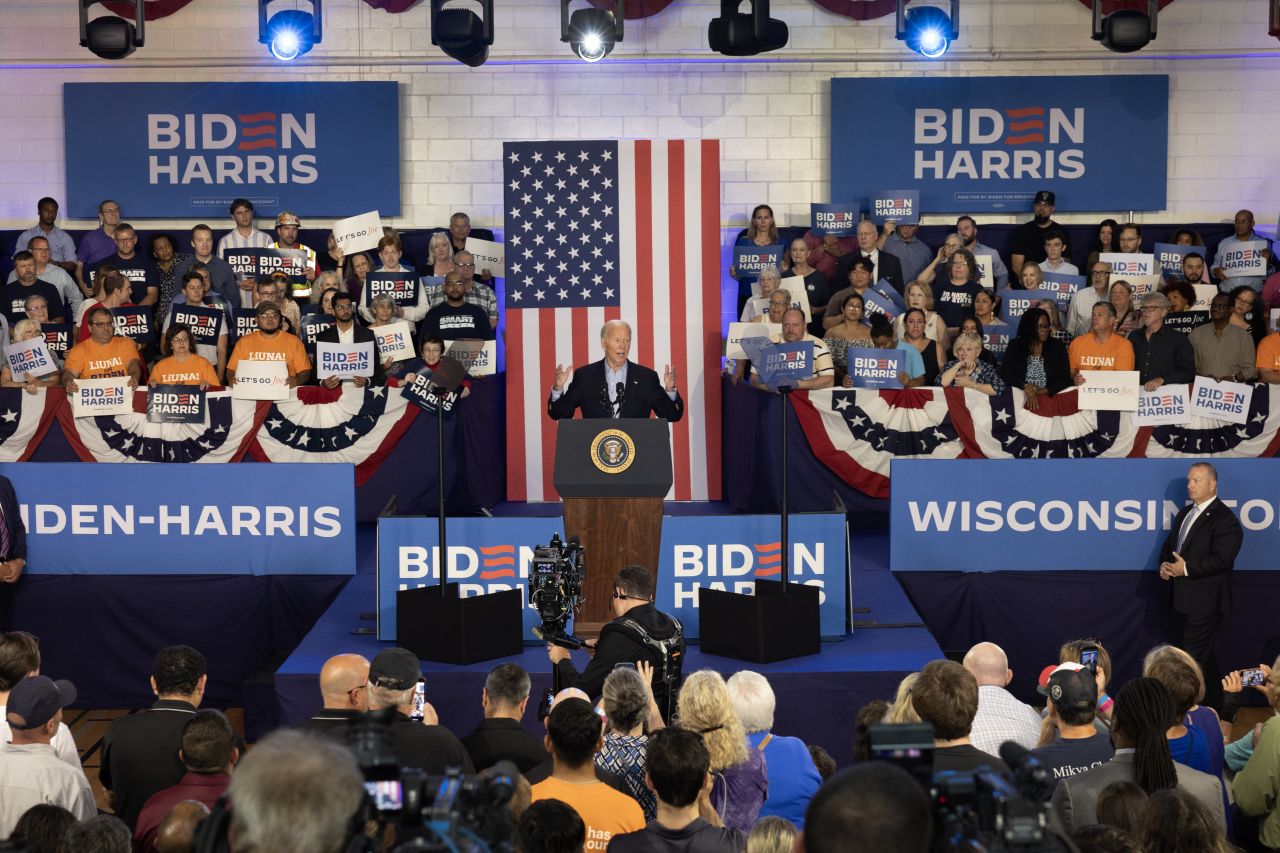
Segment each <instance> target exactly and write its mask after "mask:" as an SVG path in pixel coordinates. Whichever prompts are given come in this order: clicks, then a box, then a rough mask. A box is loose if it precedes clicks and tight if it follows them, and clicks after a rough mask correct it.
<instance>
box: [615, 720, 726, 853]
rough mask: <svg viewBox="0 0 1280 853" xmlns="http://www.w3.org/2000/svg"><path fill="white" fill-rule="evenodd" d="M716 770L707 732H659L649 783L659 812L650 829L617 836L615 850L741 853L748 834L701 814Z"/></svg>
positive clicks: (652, 741)
mask: <svg viewBox="0 0 1280 853" xmlns="http://www.w3.org/2000/svg"><path fill="white" fill-rule="evenodd" d="M710 768H711V755H710V753H709V752H708V751H707V747H706V745H705V743H704V742H703V738H702V736H701V735H699V734H697V733H696V732H691V731H688V730H686V729H663V730H661V731H659V732H655V733H654V735H653V737H652V738H651V739H650V741H649V757H648V766H647V770H646V773H645V784H646V785H647V786H648V787H649V789H650V790H651V791H653V794H654V796H655V798H656V799H657V804H658V809H657V815H656V817H655V818H654V820H652V821H650V823H649V824H648V825H647V826H646V827H645V828H644V829H641V830H639V831H636V832H630V833H627V834H625V835H615V836H614V837H613V840H612V841H610V842H609V848H608V849H609V851H610V853H660V851H663V852H665V853H679V851H689V853H694V851H697V853H740V851H742V849H743V845H744V844H746V843H747V841H746V837H745V836H744V835H743V833H742V832H740V831H739V830H736V829H732V828H727V827H723V826H713V825H712V824H711V823H709V822H708V821H707V820H706V818H704V817H702V816H701V815H700V813H699V804H700V803H701V802H703V801H705V799H706V798H707V796H708V795H709V794H710V791H711V786H712V774H711V772H710Z"/></svg>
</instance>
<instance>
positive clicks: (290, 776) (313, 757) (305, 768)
mask: <svg viewBox="0 0 1280 853" xmlns="http://www.w3.org/2000/svg"><path fill="white" fill-rule="evenodd" d="M227 793H228V794H229V795H230V797H231V803H232V806H233V807H232V809H231V825H230V830H229V831H230V835H231V837H232V838H234V839H235V853H339V851H342V850H344V849H345V848H346V846H347V840H348V835H349V834H350V833H351V827H352V818H353V817H354V816H355V814H356V810H357V809H358V808H359V807H360V804H361V802H362V801H363V800H364V797H365V790H364V777H363V776H362V775H361V773H360V768H359V767H358V766H357V765H356V759H355V756H354V755H352V753H351V751H350V750H348V749H345V748H344V747H342V746H340V745H338V744H336V743H332V742H327V741H325V740H324V739H322V738H320V737H317V736H316V735H313V734H309V733H305V732H299V731H290V730H282V731H278V732H273V733H271V734H269V735H267V736H266V737H265V738H263V739H262V740H260V741H258V742H257V743H256V744H254V747H253V749H251V750H249V751H248V752H247V753H246V754H245V757H244V760H242V761H241V762H240V764H239V766H238V767H237V768H236V773H235V775H234V776H233V777H231V785H230V787H229V788H228V789H227ZM205 826H206V827H207V826H208V824H206V825H205ZM204 829H205V827H202V828H201V831H204ZM197 834H198V835H199V834H200V833H197Z"/></svg>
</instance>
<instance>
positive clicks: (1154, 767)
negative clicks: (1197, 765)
mask: <svg viewBox="0 0 1280 853" xmlns="http://www.w3.org/2000/svg"><path fill="white" fill-rule="evenodd" d="M1173 715H1174V705H1173V699H1172V698H1171V697H1170V696H1169V691H1167V690H1165V689H1164V686H1163V685H1162V684H1160V682H1158V681H1156V680H1155V679H1153V678H1135V679H1134V680H1133V681H1130V682H1129V683H1128V684H1126V685H1125V686H1124V687H1122V688H1121V689H1120V693H1119V694H1118V695H1117V696H1116V705H1115V715H1114V718H1113V719H1112V723H1111V742H1112V744H1114V745H1115V748H1116V753H1115V757H1113V758H1112V759H1111V760H1110V761H1108V762H1107V763H1106V764H1104V765H1102V766H1101V767H1095V768H1093V769H1092V770H1087V771H1085V772H1084V773H1081V774H1079V775H1076V776H1068V777H1066V778H1064V779H1062V780H1060V781H1059V782H1058V787H1057V788H1056V789H1055V790H1054V792H1053V804H1054V806H1055V808H1057V809H1058V813H1059V815H1060V816H1061V818H1062V822H1063V825H1064V826H1066V828H1067V830H1068V831H1072V830H1074V829H1077V828H1079V827H1082V826H1088V825H1089V824H1092V823H1097V822H1098V821H1097V811H1096V804H1097V799H1098V793H1099V792H1100V791H1101V790H1102V789H1103V788H1105V787H1106V786H1107V785H1110V784H1111V783H1112V782H1118V781H1127V782H1136V783H1137V784H1138V787H1140V788H1142V790H1143V791H1145V792H1147V793H1148V794H1153V793H1155V792H1156V791H1159V790H1161V789H1162V788H1172V787H1174V786H1181V787H1182V788H1184V789H1186V791H1187V792H1188V793H1190V794H1192V795H1193V796H1194V797H1196V798H1197V799H1198V800H1200V802H1201V803H1203V804H1204V805H1205V806H1206V807H1207V808H1208V809H1209V810H1210V812H1211V813H1212V814H1213V815H1214V818H1215V819H1216V821H1217V823H1218V826H1219V828H1220V829H1222V830H1225V828H1226V823H1225V819H1224V814H1223V810H1222V784H1221V783H1220V782H1219V781H1218V780H1217V779H1216V778H1214V777H1213V776H1210V775H1209V774H1207V773H1201V772H1200V771H1199V770H1193V769H1192V768H1190V767H1187V766H1186V765H1181V764H1175V763H1174V761H1173V758H1172V756H1171V755H1170V754H1169V742H1168V740H1166V738H1165V732H1166V731H1167V730H1168V728H1169V720H1171V719H1172V718H1173Z"/></svg>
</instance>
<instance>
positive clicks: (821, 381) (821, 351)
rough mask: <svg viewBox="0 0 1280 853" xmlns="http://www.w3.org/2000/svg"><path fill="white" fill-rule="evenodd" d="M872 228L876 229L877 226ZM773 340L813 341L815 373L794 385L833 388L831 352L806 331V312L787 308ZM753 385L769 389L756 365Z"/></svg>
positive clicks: (777, 342)
mask: <svg viewBox="0 0 1280 853" xmlns="http://www.w3.org/2000/svg"><path fill="white" fill-rule="evenodd" d="M863 224H869V223H865V222H864V223H863ZM872 228H873V229H874V228H875V226H872ZM772 340H773V342H774V343H775V344H781V343H788V344H793V343H796V342H797V341H810V342H812V343H813V375H812V376H810V377H809V378H808V379H797V380H796V383H795V386H794V387H795V388H796V390H798V391H813V390H817V389H819V388H831V387H832V386H834V385H835V384H836V368H835V365H834V364H832V362H831V353H830V352H829V351H828V350H827V345H826V344H825V343H823V342H822V341H821V340H820V339H818V338H815V337H814V336H813V335H810V334H808V333H807V332H806V331H805V326H804V312H803V311H801V310H800V309H799V308H788V309H787V312H786V313H785V314H783V315H782V334H781V335H779V336H776V337H774V338H772ZM751 385H752V387H754V388H759V389H760V390H761V391H768V390H769V388H768V387H767V386H766V385H765V384H764V382H763V381H762V380H761V379H760V373H759V372H758V371H757V370H756V368H755V366H754V365H753V366H752V368H751Z"/></svg>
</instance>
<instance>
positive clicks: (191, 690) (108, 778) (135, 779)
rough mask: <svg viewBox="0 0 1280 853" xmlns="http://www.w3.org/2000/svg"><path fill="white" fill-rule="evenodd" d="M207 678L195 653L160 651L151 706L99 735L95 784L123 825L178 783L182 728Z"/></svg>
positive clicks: (180, 648)
mask: <svg viewBox="0 0 1280 853" xmlns="http://www.w3.org/2000/svg"><path fill="white" fill-rule="evenodd" d="M208 679H209V677H208V675H207V674H206V669H205V659H204V655H202V654H200V652H198V651H196V650H195V649H193V648H191V647H190V646H169V647H168V648H164V649H161V650H160V651H159V652H157V653H156V657H155V662H154V663H153V665H152V667H151V690H152V692H153V693H155V695H156V700H157V701H156V702H155V704H153V705H152V706H151V708H150V709H148V710H147V712H146V713H144V714H129V715H128V716H124V717H119V718H117V719H116V720H115V721H114V722H112V723H111V725H110V726H109V727H108V728H107V731H106V734H104V735H103V737H102V767H101V769H100V770H99V771H98V781H100V782H101V783H102V787H103V788H105V789H106V790H107V791H108V792H109V801H110V802H111V804H112V807H113V808H114V810H115V813H116V816H117V817H119V818H120V819H121V820H123V821H124V822H125V825H126V826H129V827H134V826H136V825H137V822H138V813H139V812H140V811H142V807H143V805H144V804H145V803H146V802H147V800H149V799H151V796H152V795H153V794H155V793H156V792H157V791H163V790H164V789H165V788H169V787H172V786H173V785H176V784H178V783H179V782H180V781H182V777H183V775H184V774H185V773H186V768H185V767H184V766H183V764H182V759H181V758H180V757H179V755H178V752H179V750H180V749H181V748H182V729H183V727H184V726H185V725H186V724H187V721H188V720H190V719H191V718H192V717H194V716H195V713H196V709H197V708H199V707H200V702H201V700H202V699H204V688H205V684H206V683H207V682H208Z"/></svg>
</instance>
